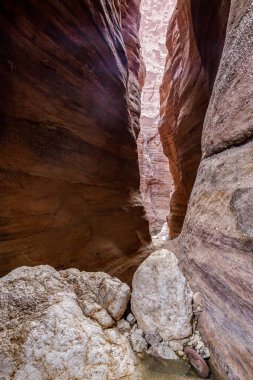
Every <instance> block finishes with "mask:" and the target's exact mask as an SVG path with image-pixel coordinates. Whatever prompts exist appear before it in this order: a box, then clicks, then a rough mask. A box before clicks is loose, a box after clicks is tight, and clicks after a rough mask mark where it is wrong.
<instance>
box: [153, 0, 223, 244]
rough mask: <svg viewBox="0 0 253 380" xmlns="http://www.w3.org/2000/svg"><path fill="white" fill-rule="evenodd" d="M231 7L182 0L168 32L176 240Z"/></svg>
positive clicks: (167, 102) (164, 131)
mask: <svg viewBox="0 0 253 380" xmlns="http://www.w3.org/2000/svg"><path fill="white" fill-rule="evenodd" d="M229 5H230V1H229V0H222V1H218V0H211V1H201V0H186V1H183V0H178V2H177V5H176V9H175V12H174V14H173V16H172V19H171V22H170V24H169V27H168V31H167V48H168V57H167V61H166V66H165V73H164V78H163V83H162V86H161V120H160V134H161V139H162V143H163V149H164V153H165V154H166V155H167V157H168V158H169V161H170V169H171V173H172V176H173V180H174V192H173V194H172V196H171V199H170V212H169V217H168V224H169V229H170V235H171V237H172V238H174V237H176V236H178V234H179V233H180V231H181V229H182V225H183V221H184V217H185V213H186V209H187V204H188V200H189V197H190V194H191V190H192V187H193V184H194V181H195V178H196V173H197V169H198V166H199V162H200V158H201V133H202V128H203V122H204V118H205V113H206V109H207V106H208V102H209V98H210V95H211V90H212V86H213V82H214V78H215V75H216V72H217V68H218V64H219V61H220V56H221V53H222V48H223V43H224V38H225V32H226V24H227V18H228V11H229Z"/></svg>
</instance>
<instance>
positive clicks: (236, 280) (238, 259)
mask: <svg viewBox="0 0 253 380" xmlns="http://www.w3.org/2000/svg"><path fill="white" fill-rule="evenodd" d="M252 41H253V8H252V1H247V0H242V1H235V0H233V1H232V2H231V10H230V15H229V23H228V30H227V36H226V42H225V46H224V51H223V55H222V59H221V63H220V67H219V71H218V74H217V77H216V81H215V84H214V88H213V92H212V96H211V99H210V103H209V106H208V110H207V113H206V118H205V123H204V128H203V134H202V151H203V157H202V160H201V164H200V167H199V170H198V175H197V179H196V183H195V185H194V188H193V192H192V195H191V199H190V203H189V206H188V211H187V214H186V220H185V223H184V228H183V231H182V234H181V238H180V261H181V267H182V268H183V270H184V272H185V274H186V276H187V278H188V279H189V281H190V284H191V286H192V288H193V290H194V291H201V292H202V294H203V300H204V311H203V313H202V314H201V317H200V325H199V328H200V330H201V333H202V335H203V337H204V339H205V342H206V343H207V344H208V345H209V347H210V350H211V364H212V366H213V370H214V371H215V372H216V374H217V377H218V378H219V379H231V380H232V379H233V380H234V379H238V380H244V379H245V380H246V379H249V378H251V377H252V374H253V362H252V357H253V332H252V325H253V296H252V294H253V282H252V278H253V261H252V254H253V228H252V220H253V202H252V199H253V129H252V119H253V66H252V56H253V44H252Z"/></svg>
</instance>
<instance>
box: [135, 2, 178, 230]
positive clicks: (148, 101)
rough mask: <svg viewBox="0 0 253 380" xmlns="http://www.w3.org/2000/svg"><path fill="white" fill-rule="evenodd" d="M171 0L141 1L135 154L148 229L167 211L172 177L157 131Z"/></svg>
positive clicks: (158, 225)
mask: <svg viewBox="0 0 253 380" xmlns="http://www.w3.org/2000/svg"><path fill="white" fill-rule="evenodd" d="M175 2H176V1H175V0H170V1H168V0H146V1H142V3H141V13H142V18H141V26H140V42H141V48H142V56H143V59H144V62H145V66H146V78H145V84H144V87H143V89H142V111H141V120H140V134H139V138H138V154H139V165H140V174H141V193H142V197H143V202H144V206H145V210H146V213H147V217H148V219H149V225H150V231H151V232H152V233H153V234H156V233H157V232H159V231H160V230H161V229H162V226H163V224H164V223H165V221H166V217H167V214H168V204H169V198H170V193H171V191H172V177H171V173H170V170H169V162H168V158H167V157H166V156H165V155H164V153H163V149H162V145H161V142H160V135H159V131H158V121H159V108H160V99H159V86H160V84H161V81H162V75H163V70H164V64H165V58H166V53H167V51H166V45H165V36H166V29H167V27H168V22H169V19H170V17H171V14H172V12H173V9H174V6H175Z"/></svg>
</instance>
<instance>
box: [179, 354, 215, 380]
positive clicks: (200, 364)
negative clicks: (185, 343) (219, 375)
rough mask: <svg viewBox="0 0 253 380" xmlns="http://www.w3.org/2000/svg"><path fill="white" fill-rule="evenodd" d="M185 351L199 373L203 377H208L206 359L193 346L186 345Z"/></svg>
mask: <svg viewBox="0 0 253 380" xmlns="http://www.w3.org/2000/svg"><path fill="white" fill-rule="evenodd" d="M184 353H185V355H186V356H187V359H188V360H189V362H190V364H191V366H192V367H193V368H194V369H195V371H196V372H197V374H198V375H199V376H200V377H201V378H202V379H207V378H208V375H209V368H208V365H207V364H206V362H205V360H204V359H202V357H201V356H200V355H199V354H198V353H197V351H196V350H194V348H192V347H185V348H184Z"/></svg>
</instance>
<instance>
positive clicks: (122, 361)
mask: <svg viewBox="0 0 253 380" xmlns="http://www.w3.org/2000/svg"><path fill="white" fill-rule="evenodd" d="M0 287H1V294H0V347H1V348H0V377H1V379H6V380H7V379H10V378H11V379H15V380H23V379H33V380H34V379H38V380H50V379H54V380H69V379H80V380H83V379H99V380H112V379H120V378H121V377H124V378H126V377H125V376H128V375H129V376H130V375H132V374H133V373H135V374H136V373H137V369H136V365H137V364H138V360H137V358H136V356H135V354H134V352H133V351H132V349H131V346H130V344H129V342H128V340H127V338H126V337H124V336H123V335H122V334H120V332H119V330H118V329H117V328H115V327H112V326H113V325H114V323H115V321H116V320H117V319H119V318H120V317H121V316H122V314H123V313H124V311H125V309H126V305H127V302H128V299H129V296H130V289H129V287H128V286H127V285H126V284H123V283H121V282H120V281H119V280H117V279H115V278H111V277H110V276H109V275H107V274H105V273H101V272H100V273H99V272H98V273H87V272H79V271H78V270H77V269H68V270H64V271H60V272H57V271H56V270H55V269H53V268H52V267H50V266H37V267H33V268H32V267H20V268H18V269H15V270H14V271H12V272H11V273H9V274H8V275H7V276H5V277H3V278H2V279H0ZM108 321H109V322H110V323H108Z"/></svg>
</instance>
